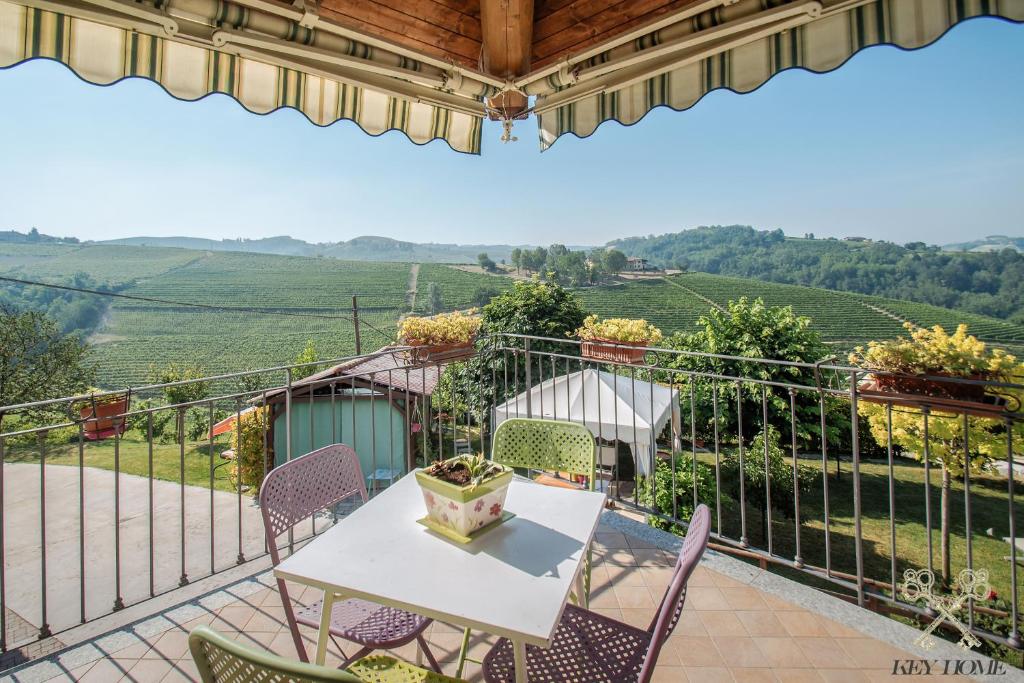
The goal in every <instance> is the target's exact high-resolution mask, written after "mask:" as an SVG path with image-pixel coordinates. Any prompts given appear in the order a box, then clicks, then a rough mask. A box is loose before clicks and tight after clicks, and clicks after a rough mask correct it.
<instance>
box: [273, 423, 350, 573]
mask: <svg viewBox="0 0 1024 683" xmlns="http://www.w3.org/2000/svg"><path fill="white" fill-rule="evenodd" d="M356 494H358V495H359V496H361V497H362V499H363V502H366V499H367V496H366V484H365V482H364V481H363V469H362V467H361V466H360V464H359V456H358V455H357V454H356V452H355V451H354V450H352V447H351V446H346V445H345V444H341V443H336V444H332V445H330V446H324V447H323V448H319V449H317V450H315V451H313V452H312V453H307V454H306V455H303V456H300V457H298V458H295V459H294V460H292V461H290V462H287V463H285V464H284V465H281V466H280V467H276V468H274V469H273V470H271V471H270V473H269V474H268V475H267V476H266V478H265V479H264V480H263V486H262V487H261V488H260V509H261V510H262V512H263V526H264V529H265V530H266V534H267V545H268V546H269V548H270V559H271V560H272V561H273V563H274V565H277V563H278V562H280V557H279V554H278V551H277V537H278V536H280V535H281V534H283V533H284V532H286V531H288V530H289V529H291V528H292V527H294V526H295V525H296V524H298V523H299V522H301V521H302V520H304V519H308V518H309V517H310V516H311V515H312V514H314V513H316V512H319V511H320V510H323V509H325V508H328V507H331V506H332V505H335V504H337V503H339V502H341V501H342V500H344V499H346V498H348V497H349V496H354V495H356Z"/></svg>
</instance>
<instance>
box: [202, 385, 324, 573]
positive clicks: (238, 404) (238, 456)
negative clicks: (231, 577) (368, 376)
mask: <svg viewBox="0 0 1024 683" xmlns="http://www.w3.org/2000/svg"><path fill="white" fill-rule="evenodd" d="M310 392H312V389H310ZM210 427H211V428H212V427H213V423H212V422H211V423H210ZM311 433H312V430H311ZM235 434H237V435H238V448H237V449H236V450H235V472H236V479H237V480H238V496H237V497H238V557H236V558H235V564H244V563H245V553H244V552H242V446H243V445H244V443H245V436H244V434H243V433H242V399H241V397H237V398H235ZM310 438H312V437H310ZM211 455H212V454H211Z"/></svg>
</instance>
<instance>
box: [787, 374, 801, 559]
mask: <svg viewBox="0 0 1024 683" xmlns="http://www.w3.org/2000/svg"><path fill="white" fill-rule="evenodd" d="M789 432H790V439H791V448H792V454H793V540H794V543H795V546H796V547H795V552H794V554H793V566H794V567H796V568H797V569H800V568H802V567H803V566H804V558H803V555H802V553H801V552H800V464H799V462H798V456H797V446H796V389H793V388H790V390H789Z"/></svg>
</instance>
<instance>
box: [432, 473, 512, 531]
mask: <svg viewBox="0 0 1024 683" xmlns="http://www.w3.org/2000/svg"><path fill="white" fill-rule="evenodd" d="M472 463H478V464H479V465H480V466H482V467H485V468H486V471H485V472H484V474H482V475H481V474H476V476H474V471H473V469H472V468H473V467H474V465H473V464H472ZM460 475H463V476H460ZM512 476H513V471H512V469H511V468H509V467H505V466H503V465H499V464H497V463H493V462H491V461H485V460H483V459H482V458H480V457H473V456H456V457H454V458H450V459H448V460H443V461H440V462H437V463H435V464H434V465H431V466H430V467H428V468H427V469H424V470H418V471H417V472H416V482H417V483H418V484H419V485H420V489H421V490H422V492H423V503H424V506H425V507H426V510H427V516H426V517H425V518H423V519H422V520H420V522H421V523H422V524H424V525H425V526H427V527H429V528H431V529H433V530H434V531H438V532H440V533H444V534H445V535H447V536H450V537H452V538H455V539H456V540H459V541H467V540H469V538H470V537H471V536H472V535H473V534H475V533H478V532H480V531H481V530H483V529H485V528H488V527H490V526H491V525H494V524H497V523H499V522H502V521H504V519H506V515H505V496H506V494H507V493H508V486H509V484H510V483H511V482H512ZM445 477H447V478H445ZM462 482H464V483H462Z"/></svg>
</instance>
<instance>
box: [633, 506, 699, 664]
mask: <svg viewBox="0 0 1024 683" xmlns="http://www.w3.org/2000/svg"><path fill="white" fill-rule="evenodd" d="M710 535H711V513H710V512H709V511H708V506H707V505H698V506H697V509H696V510H694V512H693V516H692V517H690V525H689V526H688V527H687V529H686V538H684V539H683V548H682V550H680V551H679V559H678V560H676V567H675V571H674V572H673V574H672V580H671V581H670V582H669V584H668V588H666V589H665V595H664V596H663V597H662V598H661V605H660V606H659V607H658V612H657V614H655V615H654V620H653V621H651V625H650V626H649V627H648V629H647V630H648V632H649V633H650V634H651V644H650V646H649V647H648V648H647V655H646V657H644V665H643V668H642V669H641V670H640V678H639V683H647V682H648V681H650V680H651V676H653V675H654V665H655V664H657V662H658V654H659V653H660V652H661V647H662V645H664V644H665V640H667V639H668V637H669V636H670V635H672V630H673V629H674V628H675V627H676V624H677V623H678V622H679V617H680V616H682V613H683V603H684V602H685V601H686V582H687V581H689V579H690V575H691V574H692V573H693V570H694V569H695V568H696V567H697V563H698V562H700V558H701V557H702V556H703V555H704V551H705V550H706V549H707V547H708V538H709V536H710Z"/></svg>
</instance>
